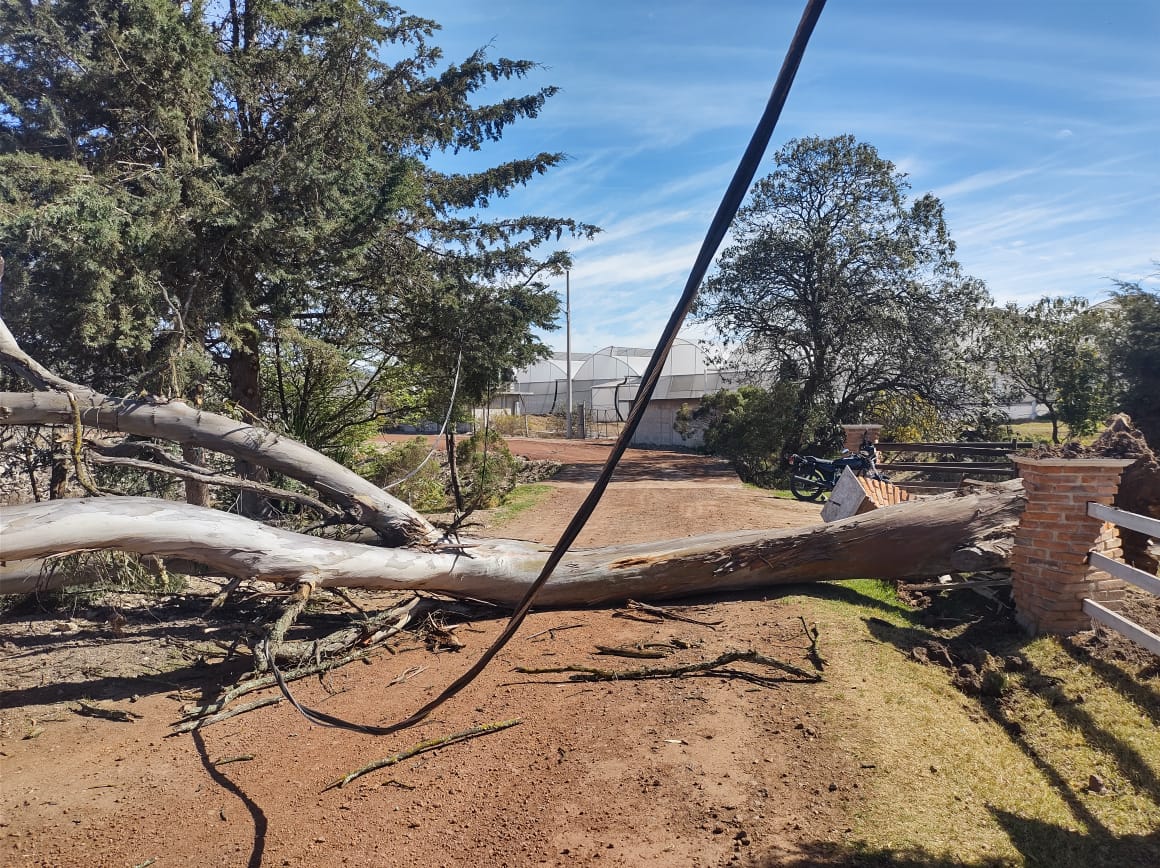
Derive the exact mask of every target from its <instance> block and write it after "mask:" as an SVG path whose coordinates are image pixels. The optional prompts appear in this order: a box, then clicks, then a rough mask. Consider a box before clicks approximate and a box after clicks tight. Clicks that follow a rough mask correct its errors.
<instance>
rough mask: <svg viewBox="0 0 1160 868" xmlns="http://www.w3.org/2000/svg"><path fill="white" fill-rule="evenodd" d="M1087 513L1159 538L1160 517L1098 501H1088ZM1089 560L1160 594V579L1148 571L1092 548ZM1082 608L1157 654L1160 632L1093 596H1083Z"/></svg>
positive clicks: (1116, 575)
mask: <svg viewBox="0 0 1160 868" xmlns="http://www.w3.org/2000/svg"><path fill="white" fill-rule="evenodd" d="M1088 515H1090V516H1091V517H1092V518H1099V519H1103V520H1104V521H1108V522H1111V523H1112V524H1114V525H1117V526H1118V527H1125V528H1128V529H1129V530H1134V531H1138V532H1139V533H1143V534H1147V535H1148V536H1150V537H1153V538H1157V539H1160V521H1157V520H1156V519H1154V518H1148V517H1147V516H1143V515H1137V514H1136V513H1134V512H1125V511H1124V510H1122V509H1115V508H1114V507H1111V506H1104V505H1103V504H1100V503H1089V504H1088ZM1088 562H1089V563H1090V564H1091V565H1092V566H1093V567H1095V568H1096V569H1099V570H1103V571H1104V572H1106V573H1108V575H1111V576H1115V577H1116V578H1117V579H1122V580H1123V581H1125V582H1130V583H1131V584H1133V585H1135V586H1136V587H1138V588H1143V589H1144V590H1145V591H1148V592H1149V593H1152V594H1155V595H1156V596H1160V579H1158V578H1156V576H1153V575H1152V574H1150V573H1146V572H1144V571H1143V570H1138V569H1136V568H1135V567H1131V566H1128V565H1127V564H1125V563H1121V562H1120V561H1117V560H1114V559H1112V558H1109V557H1107V556H1106V555H1101V554H1100V553H1098V552H1091V553H1090V554H1089V555H1088ZM1083 610H1084V612H1086V613H1087V614H1088V615H1090V616H1091V617H1092V618H1093V619H1094V620H1096V621H1099V622H1100V623H1101V624H1103V625H1104V626H1106V627H1110V628H1111V629H1113V630H1115V631H1116V632H1117V633H1119V634H1121V635H1123V636H1126V637H1127V638H1129V639H1131V640H1132V641H1133V642H1135V643H1136V644H1137V645H1140V646H1141V647H1142V648H1145V649H1147V650H1148V651H1151V652H1152V653H1153V654H1155V655H1157V656H1160V636H1157V635H1156V634H1155V633H1153V632H1151V631H1149V630H1146V629H1144V628H1143V627H1141V626H1140V625H1139V624H1137V623H1136V622H1135V621H1132V620H1130V619H1128V618H1125V617H1124V616H1123V615H1120V614H1118V613H1116V612H1113V611H1111V610H1110V609H1107V608H1105V607H1103V606H1101V605H1100V604H1099V603H1097V602H1096V601H1095V600H1084V601H1083Z"/></svg>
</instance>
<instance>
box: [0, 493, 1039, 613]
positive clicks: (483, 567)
mask: <svg viewBox="0 0 1160 868" xmlns="http://www.w3.org/2000/svg"><path fill="white" fill-rule="evenodd" d="M1022 509H1023V497H1022V490H1021V489H1020V488H1019V487H1018V486H1017V485H1013V484H1010V483H1008V484H1007V485H1004V486H995V487H993V488H992V489H991V490H990V491H988V492H986V493H982V494H970V495H965V496H960V497H955V496H944V497H940V498H934V499H931V500H928V501H923V502H920V503H906V504H899V505H898V506H892V507H888V508H886V509H880V510H876V511H874V512H872V513H869V514H866V515H862V516H854V517H852V518H848V519H844V520H842V521H837V522H833V523H831V524H826V525H821V524H819V525H817V526H815V527H809V528H805V529H797V530H781V531H733V532H729V533H721V534H713V535H708V536H701V537H687V538H684V539H677V540H669V541H666V542H654V543H642V544H634V545H617V546H609V547H605V548H598V549H587V550H576V551H573V552H572V553H570V554H569V555H568V556H567V557H566V558H565V560H564V561H563V562H562V563H561V564H560V566H559V567H558V568H557V570H556V573H555V575H554V576H553V577H552V579H551V580H550V581H549V582H548V584H547V585H545V586H544V588H543V590H542V591H541V592H540V595H539V597H538V598H537V602H538V603H539V604H540V605H542V606H580V605H590V604H598V603H611V602H617V601H622V600H625V599H629V598H632V599H641V598H644V599H663V598H667V597H677V596H685V595H689V594H701V593H718V592H725V591H736V590H753V589H758V588H764V587H767V586H772V585H779V584H788V583H793V582H813V581H825V580H832V579H848V578H877V579H918V578H926V577H930V576H936V575H941V574H943V573H947V572H952V571H955V570H956V569H959V568H960V567H961V565H962V564H961V562H960V561H959V558H960V557H961V556H962V555H960V552H962V553H965V554H967V557H968V559H969V561H970V563H971V566H972V568H975V569H978V568H980V563H981V559H983V560H985V558H983V555H981V554H980V553H981V552H982V551H984V548H983V547H981V546H980V543H984V542H986V541H988V540H993V539H994V538H996V537H999V536H1002V535H1004V534H1005V533H1006V532H1008V531H1011V530H1013V527H1014V524H1015V523H1016V522H1017V521H1018V517H1019V514H1020V513H1021V512H1022ZM0 544H2V545H3V556H4V558H5V559H10V560H12V561H22V560H24V559H34V558H44V557H47V556H51V555H54V554H60V553H66V552H73V551H82V550H99V549H119V550H123V551H131V552H137V553H139V554H151V555H157V556H160V557H181V558H185V559H188V560H192V561H196V562H200V563H203V564H205V565H207V566H209V567H210V568H212V569H214V570H217V571H220V572H222V573H224V574H227V575H233V576H243V577H254V578H261V579H265V580H268V581H275V582H301V581H308V582H312V583H315V584H317V585H320V586H346V587H362V588H378V589H406V590H427V591H437V592H440V593H444V594H448V595H451V596H459V597H470V598H474V599H480V600H486V601H489V602H493V603H497V604H501V605H510V604H512V603H515V602H516V601H518V600H519V599H520V598H521V597H522V595H523V593H524V591H525V590H526V589H527V587H528V586H529V584H531V582H532V581H533V580H534V579H535V577H536V576H537V574H538V573H539V571H540V568H541V566H542V565H543V563H544V559H545V557H546V555H547V553H546V551H545V549H544V548H543V547H541V546H537V545H534V544H531V543H524V542H518V541H513V540H488V541H478V542H468V543H464V544H463V545H462V546H461V547H458V548H452V547H444V548H442V549H436V550H432V551H413V550H403V549H383V548H377V547H371V546H365V545H360V544H358V543H347V542H340V541H334V540H327V539H320V538H318V537H313V536H305V535H302V534H296V533H292V532H290V531H285V530H279V529H277V528H272V527H269V526H266V525H262V524H259V523H257V522H253V521H250V520H249V519H245V518H242V517H240V516H235V515H227V514H224V513H221V512H217V511H214V510H209V509H203V508H200V507H195V506H190V505H188V504H183V503H174V502H170V501H163V500H153V499H150V498H129V497H123V498H85V499H76V500H61V501H48V502H44V503H37V504H27V505H23V506H14V507H3V508H0ZM985 565H986V566H991V567H996V566H1002V565H1003V561H1002V554H1001V552H1000V551H998V550H997V551H996V553H995V555H994V562H993V563H990V562H988V563H986V564H985ZM14 566H15V567H18V568H20V569H23V570H25V573H24V574H23V575H22V576H21V575H13V576H8V575H5V572H4V569H3V568H0V593H9V594H10V593H23V592H27V591H29V590H32V589H34V588H36V587H37V586H38V580H37V579H34V578H32V577H30V576H29V575H28V574H27V572H26V570H27V564H26V563H25V564H15V565H14ZM46 580H47V582H48V583H58V584H59V583H61V582H63V581H64V577H63V576H62V575H61V573H60V572H58V573H55V574H51V575H47V577H46V579H41V580H40V582H41V584H42V585H43V583H44V582H45V581H46Z"/></svg>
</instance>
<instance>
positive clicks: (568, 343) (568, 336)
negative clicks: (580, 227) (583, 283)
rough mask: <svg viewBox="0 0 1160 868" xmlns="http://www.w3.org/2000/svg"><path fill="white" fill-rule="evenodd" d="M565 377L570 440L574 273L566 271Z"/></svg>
mask: <svg viewBox="0 0 1160 868" xmlns="http://www.w3.org/2000/svg"><path fill="white" fill-rule="evenodd" d="M564 335H565V338H564V376H565V377H567V378H568V412H567V418H568V429H567V430H568V438H569V439H571V437H572V272H571V271H569V270H568V269H567V268H565V269H564Z"/></svg>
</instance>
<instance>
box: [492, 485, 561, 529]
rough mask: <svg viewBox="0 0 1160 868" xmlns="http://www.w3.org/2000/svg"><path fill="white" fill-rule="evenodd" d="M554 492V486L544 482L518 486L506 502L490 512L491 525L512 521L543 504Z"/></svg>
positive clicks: (509, 494)
mask: <svg viewBox="0 0 1160 868" xmlns="http://www.w3.org/2000/svg"><path fill="white" fill-rule="evenodd" d="M551 492H552V486H550V485H547V484H546V483H543V482H533V483H531V484H529V485H517V486H516V487H515V488H513V489H512V490H511V491H509V492H508V495H507V497H505V498H504V502H503V503H502V504H500V505H499V506H497V507H496V508H495V509H492V510H490V511H489V515H490V517H491V520H490V522H489V523H490V524H503V523H504V522H508V521H511V520H512V519H513V518H515V517H516V516H517V515H519V514H520V513H521V512H525V511H527V510H529V509H532V508H533V507H535V506H538V505H539V504H541V503H543V502H544V500H546V499H547V497H548V495H549V494H550V493H551Z"/></svg>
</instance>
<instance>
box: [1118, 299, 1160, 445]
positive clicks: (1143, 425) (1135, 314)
mask: <svg viewBox="0 0 1160 868" xmlns="http://www.w3.org/2000/svg"><path fill="white" fill-rule="evenodd" d="M1114 297H1115V300H1116V304H1117V305H1118V307H1119V314H1118V315H1117V316H1116V318H1115V323H1114V328H1110V329H1109V330H1108V331H1107V333H1106V335H1105V346H1106V347H1107V352H1108V355H1109V357H1110V359H1111V365H1112V370H1113V372H1114V374H1115V376H1116V378H1117V380H1118V387H1119V401H1118V405H1119V408H1120V409H1122V410H1123V411H1124V412H1125V413H1127V414H1128V415H1130V416H1131V417H1132V421H1133V422H1134V423H1135V425H1136V427H1137V428H1139V429H1140V431H1142V432H1143V434H1144V436H1145V438H1146V439H1147V440H1148V443H1149V444H1150V445H1151V446H1152V447H1153V448H1154V449H1155V448H1157V447H1160V376H1157V371H1160V294H1158V293H1155V292H1148V291H1147V290H1145V289H1143V288H1141V287H1140V285H1139V284H1128V283H1123V284H1119V290H1118V291H1117V292H1116V293H1115V294H1114Z"/></svg>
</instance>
